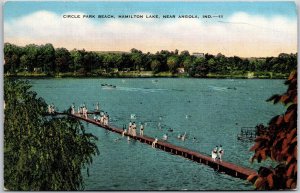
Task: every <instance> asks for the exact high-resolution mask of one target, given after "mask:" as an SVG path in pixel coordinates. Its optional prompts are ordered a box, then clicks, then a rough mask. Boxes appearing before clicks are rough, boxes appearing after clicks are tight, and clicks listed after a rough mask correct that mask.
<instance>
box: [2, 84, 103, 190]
mask: <svg viewBox="0 0 300 193" xmlns="http://www.w3.org/2000/svg"><path fill="white" fill-rule="evenodd" d="M4 100H5V109H4V115H5V117H4V186H5V187H6V188H7V189H9V190H14V191H28V190H34V191H45V190H79V189H82V188H83V187H84V186H83V185H84V183H83V178H82V175H81V169H82V168H83V167H86V166H88V164H91V163H92V156H93V155H97V154H99V151H98V148H97V146H96V145H95V141H96V140H97V138H96V137H95V136H93V135H92V134H89V133H86V132H85V129H84V127H83V126H82V125H81V124H80V122H79V121H77V120H75V119H73V118H68V117H64V118H52V117H45V116H44V115H45V114H44V113H45V112H46V109H47V104H46V103H45V101H44V100H43V99H42V98H37V95H36V93H35V92H33V91H30V86H29V85H28V83H26V82H23V81H20V80H8V79H5V80H4Z"/></svg>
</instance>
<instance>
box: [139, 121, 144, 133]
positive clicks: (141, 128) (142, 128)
mask: <svg viewBox="0 0 300 193" xmlns="http://www.w3.org/2000/svg"><path fill="white" fill-rule="evenodd" d="M140 135H141V136H143V135H144V125H143V123H141V126H140Z"/></svg>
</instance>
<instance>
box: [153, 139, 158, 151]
mask: <svg viewBox="0 0 300 193" xmlns="http://www.w3.org/2000/svg"><path fill="white" fill-rule="evenodd" d="M157 141H158V139H157V137H155V139H154V141H153V142H152V147H153V148H155V145H156V144H157Z"/></svg>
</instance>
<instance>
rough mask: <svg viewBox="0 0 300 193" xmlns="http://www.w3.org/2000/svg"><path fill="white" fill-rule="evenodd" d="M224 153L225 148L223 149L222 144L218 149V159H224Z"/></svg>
mask: <svg viewBox="0 0 300 193" xmlns="http://www.w3.org/2000/svg"><path fill="white" fill-rule="evenodd" d="M223 154H224V150H223V148H222V145H220V147H219V149H218V159H219V160H220V161H222V156H223Z"/></svg>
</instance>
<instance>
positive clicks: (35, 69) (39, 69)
mask: <svg viewBox="0 0 300 193" xmlns="http://www.w3.org/2000/svg"><path fill="white" fill-rule="evenodd" d="M33 72H37V73H41V72H42V68H33Z"/></svg>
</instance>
